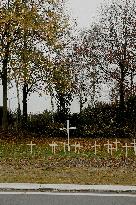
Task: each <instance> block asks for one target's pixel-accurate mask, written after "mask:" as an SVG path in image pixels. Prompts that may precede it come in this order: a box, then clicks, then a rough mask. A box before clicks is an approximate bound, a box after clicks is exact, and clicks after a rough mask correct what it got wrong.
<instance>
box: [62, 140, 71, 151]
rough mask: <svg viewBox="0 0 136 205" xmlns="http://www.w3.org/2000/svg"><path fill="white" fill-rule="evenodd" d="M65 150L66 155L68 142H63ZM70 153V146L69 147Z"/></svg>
mask: <svg viewBox="0 0 136 205" xmlns="http://www.w3.org/2000/svg"><path fill="white" fill-rule="evenodd" d="M63 145H64V146H63V148H64V152H65V153H66V146H68V144H66V142H63ZM69 151H70V145H69Z"/></svg>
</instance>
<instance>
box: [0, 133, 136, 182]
mask: <svg viewBox="0 0 136 205" xmlns="http://www.w3.org/2000/svg"><path fill="white" fill-rule="evenodd" d="M109 140H110V142H113V141H115V139H109ZM118 140H119V141H120V142H121V144H119V145H118V151H117V152H116V151H115V150H113V155H111V154H110V153H108V152H107V148H106V147H105V146H104V144H105V143H107V139H97V144H100V145H101V147H100V148H97V154H96V155H95V154H94V149H93V148H91V146H92V145H94V142H95V140H94V139H82V138H80V139H70V144H74V143H75V142H79V143H80V144H81V145H82V146H83V147H82V148H81V150H80V152H79V153H75V150H74V147H72V148H71V151H70V152H68V151H66V153H65V152H64V150H63V144H62V142H64V141H65V142H66V139H59V138H55V139H54V138H50V139H48V138H44V137H42V138H40V137H39V138H33V137H31V136H26V137H25V139H24V138H22V139H18V138H17V137H16V138H13V137H10V138H2V137H1V139H0V182H1V183H3V182H14V183H15V182H34V183H76V184H121V185H136V156H135V153H134V150H133V149H132V148H129V149H128V157H127V158H126V157H125V153H126V152H125V148H122V145H125V143H126V142H127V143H128V145H130V143H131V142H132V141H133V140H130V139H118ZM31 141H32V142H33V143H35V144H36V146H34V147H33V153H32V154H31V153H30V146H28V145H27V144H29V143H30V142H31ZM52 141H55V142H56V143H57V144H58V145H59V146H58V147H57V148H56V153H55V154H53V153H52V151H51V147H50V146H49V144H50V143H52Z"/></svg>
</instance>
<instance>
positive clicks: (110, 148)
mask: <svg viewBox="0 0 136 205" xmlns="http://www.w3.org/2000/svg"><path fill="white" fill-rule="evenodd" d="M113 144H115V147H114V146H113ZM113 144H111V143H110V142H109V140H108V142H107V144H104V146H107V151H108V153H110V154H111V155H112V154H113V150H116V152H117V151H118V144H120V142H119V141H118V140H117V139H116V141H115V142H113ZM130 144H131V145H133V146H129V145H128V143H125V145H124V146H122V147H124V148H125V151H126V154H125V156H126V157H127V156H128V148H134V152H135V155H136V140H135V139H134V142H133V143H130ZM27 145H29V146H30V148H31V150H30V152H31V154H32V153H33V146H35V145H36V144H33V143H32V141H31V143H30V144H27ZM63 145H64V152H66V146H69V145H68V144H66V143H65V142H64V143H63ZM49 146H50V147H52V153H53V154H55V151H56V147H57V146H58V144H56V143H55V142H52V144H49ZM70 146H72V147H75V153H77V152H78V153H79V150H80V148H82V147H83V146H81V145H80V143H78V144H77V143H76V142H75V144H74V145H70ZM70 146H69V147H70ZM100 146H101V145H97V142H96V141H95V144H94V145H93V146H91V147H93V148H94V153H95V155H96V154H97V147H100ZM69 151H70V150H69Z"/></svg>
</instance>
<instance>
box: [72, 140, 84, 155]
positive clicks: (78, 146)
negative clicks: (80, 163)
mask: <svg viewBox="0 0 136 205" xmlns="http://www.w3.org/2000/svg"><path fill="white" fill-rule="evenodd" d="M71 146H72V147H75V153H77V148H78V154H79V150H80V148H81V147H83V146H80V143H78V144H77V143H76V142H75V144H73V145H71Z"/></svg>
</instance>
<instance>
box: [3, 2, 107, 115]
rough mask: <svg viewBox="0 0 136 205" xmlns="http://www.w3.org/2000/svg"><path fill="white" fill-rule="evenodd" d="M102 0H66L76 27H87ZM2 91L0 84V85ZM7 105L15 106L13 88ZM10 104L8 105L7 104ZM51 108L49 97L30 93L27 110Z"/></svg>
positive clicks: (74, 108) (76, 110) (76, 107)
mask: <svg viewBox="0 0 136 205" xmlns="http://www.w3.org/2000/svg"><path fill="white" fill-rule="evenodd" d="M102 1H103V0H68V2H67V10H68V13H69V14H70V15H71V16H72V18H74V19H76V21H77V26H78V28H81V29H82V28H84V27H89V25H90V24H91V22H92V21H94V18H97V8H98V7H99V6H100V4H101V3H102ZM0 92H1V93H2V86H0ZM8 98H9V100H8V106H10V108H12V109H15V108H17V102H16V95H15V94H14V90H10V91H9V92H8ZM9 104H10V105H9ZM0 105H2V98H0ZM46 108H47V109H51V105H50V98H49V97H48V96H46V97H42V98H41V97H39V96H38V94H31V96H30V97H29V101H28V112H33V113H35V112H36V113H38V112H42V111H43V110H45V109H46ZM71 111H72V112H78V111H79V105H78V104H77V103H76V102H74V103H73V104H72V108H71Z"/></svg>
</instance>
